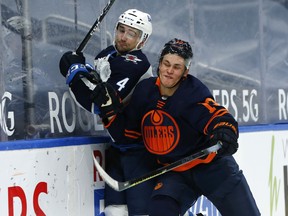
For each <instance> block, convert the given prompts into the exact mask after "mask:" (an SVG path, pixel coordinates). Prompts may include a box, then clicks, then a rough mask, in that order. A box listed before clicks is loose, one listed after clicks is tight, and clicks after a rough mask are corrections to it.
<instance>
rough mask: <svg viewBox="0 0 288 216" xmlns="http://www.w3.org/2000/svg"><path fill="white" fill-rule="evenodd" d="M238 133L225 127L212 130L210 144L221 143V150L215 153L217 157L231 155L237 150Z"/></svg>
mask: <svg viewBox="0 0 288 216" xmlns="http://www.w3.org/2000/svg"><path fill="white" fill-rule="evenodd" d="M237 140H238V132H237V134H236V133H235V132H234V130H233V129H232V128H230V127H227V126H219V127H216V128H215V129H213V131H212V132H211V135H210V144H211V145H215V144H216V143H217V142H218V141H221V142H222V148H220V149H219V150H218V152H217V154H218V155H219V156H225V155H233V154H234V153H235V152H236V151H237V150H238V142H237Z"/></svg>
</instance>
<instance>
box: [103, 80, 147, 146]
mask: <svg viewBox="0 0 288 216" xmlns="http://www.w3.org/2000/svg"><path fill="white" fill-rule="evenodd" d="M143 88H145V85H144V83H143V82H140V83H139V84H138V85H137V86H136V88H135V90H134V92H133V94H132V97H131V100H130V101H129V104H128V105H127V106H126V107H125V109H124V111H123V112H122V113H119V114H117V115H116V117H115V118H114V119H112V120H111V121H110V122H109V123H108V124H106V125H105V127H106V128H107V129H108V131H109V134H110V135H111V137H112V138H113V140H114V141H115V143H121V144H129V143H135V142H141V141H142V135H141V119H142V116H143V113H144V109H143V107H145V106H144V103H146V101H145V100H143V98H146V96H145V95H143V94H145V92H144V91H143Z"/></svg>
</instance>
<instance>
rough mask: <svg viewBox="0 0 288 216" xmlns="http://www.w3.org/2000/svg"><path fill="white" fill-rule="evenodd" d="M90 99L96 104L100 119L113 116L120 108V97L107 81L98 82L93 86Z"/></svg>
mask: <svg viewBox="0 0 288 216" xmlns="http://www.w3.org/2000/svg"><path fill="white" fill-rule="evenodd" d="M91 99H92V101H93V102H94V103H95V104H96V105H97V106H98V108H99V110H100V114H99V116H100V117H101V118H102V119H106V118H108V117H110V116H113V115H115V114H117V113H119V112H120V111H121V110H122V102H121V98H120V97H119V96H118V94H117V92H116V91H115V90H114V88H113V87H112V86H111V85H110V84H109V83H107V82H103V83H100V84H98V85H97V86H96V87H95V89H94V90H93V92H92V95H91Z"/></svg>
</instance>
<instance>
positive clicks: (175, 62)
mask: <svg viewBox="0 0 288 216" xmlns="http://www.w3.org/2000/svg"><path fill="white" fill-rule="evenodd" d="M187 73H188V70H187V69H186V67H185V61H184V59H183V58H182V57H180V56H179V55H177V54H170V53H168V54H166V55H165V56H164V57H163V59H162V61H161V62H160V63H159V78H160V81H161V86H160V89H161V93H162V94H165V95H167V96H171V95H172V94H173V93H174V92H175V91H176V89H177V88H178V84H179V81H180V80H181V79H182V78H183V76H185V75H187Z"/></svg>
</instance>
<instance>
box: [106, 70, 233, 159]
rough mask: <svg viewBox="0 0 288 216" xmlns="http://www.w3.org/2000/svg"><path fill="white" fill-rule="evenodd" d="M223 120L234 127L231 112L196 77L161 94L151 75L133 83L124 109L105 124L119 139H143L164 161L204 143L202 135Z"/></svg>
mask: <svg viewBox="0 0 288 216" xmlns="http://www.w3.org/2000/svg"><path fill="white" fill-rule="evenodd" d="M224 120H225V122H226V121H227V120H229V122H232V124H233V125H234V127H235V130H238V129H237V127H238V126H237V122H236V121H235V120H234V118H233V117H232V115H230V114H229V113H228V111H227V109H225V108H224V107H223V106H220V105H219V104H217V103H216V102H215V101H214V99H213V96H212V94H211V93H210V91H209V89H208V88H207V87H206V86H205V85H204V84H203V83H202V82H201V81H200V80H199V79H197V78H195V77H194V76H192V75H188V76H187V78H186V79H185V80H184V81H182V82H181V83H180V86H179V88H178V89H177V90H176V92H175V93H174V95H172V96H171V97H165V96H163V95H161V94H160V91H159V78H156V77H153V78H149V79H146V80H143V81H141V82H140V83H139V84H138V85H137V87H136V88H135V91H134V93H133V95H132V98H131V101H130V103H129V105H128V106H127V107H126V109H125V111H124V112H123V113H120V114H118V115H117V116H116V117H115V118H114V119H112V121H111V122H110V123H109V124H108V125H106V128H108V129H109V133H110V135H111V136H112V137H113V138H114V139H115V140H117V141H119V142H121V143H133V142H136V141H140V140H142V139H143V141H144V143H145V146H146V148H147V149H148V150H149V151H150V152H152V153H153V154H156V155H158V158H159V159H160V161H161V162H163V163H167V162H172V161H175V160H177V159H181V158H183V157H185V156H187V155H189V154H191V153H192V152H194V151H195V150H197V149H199V148H201V147H204V146H203V145H205V144H204V143H205V142H204V139H205V138H208V135H209V133H210V131H211V130H212V129H213V127H214V126H215V125H216V124H218V123H220V122H222V121H224ZM237 132H238V131H237ZM187 140H189V142H187Z"/></svg>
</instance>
